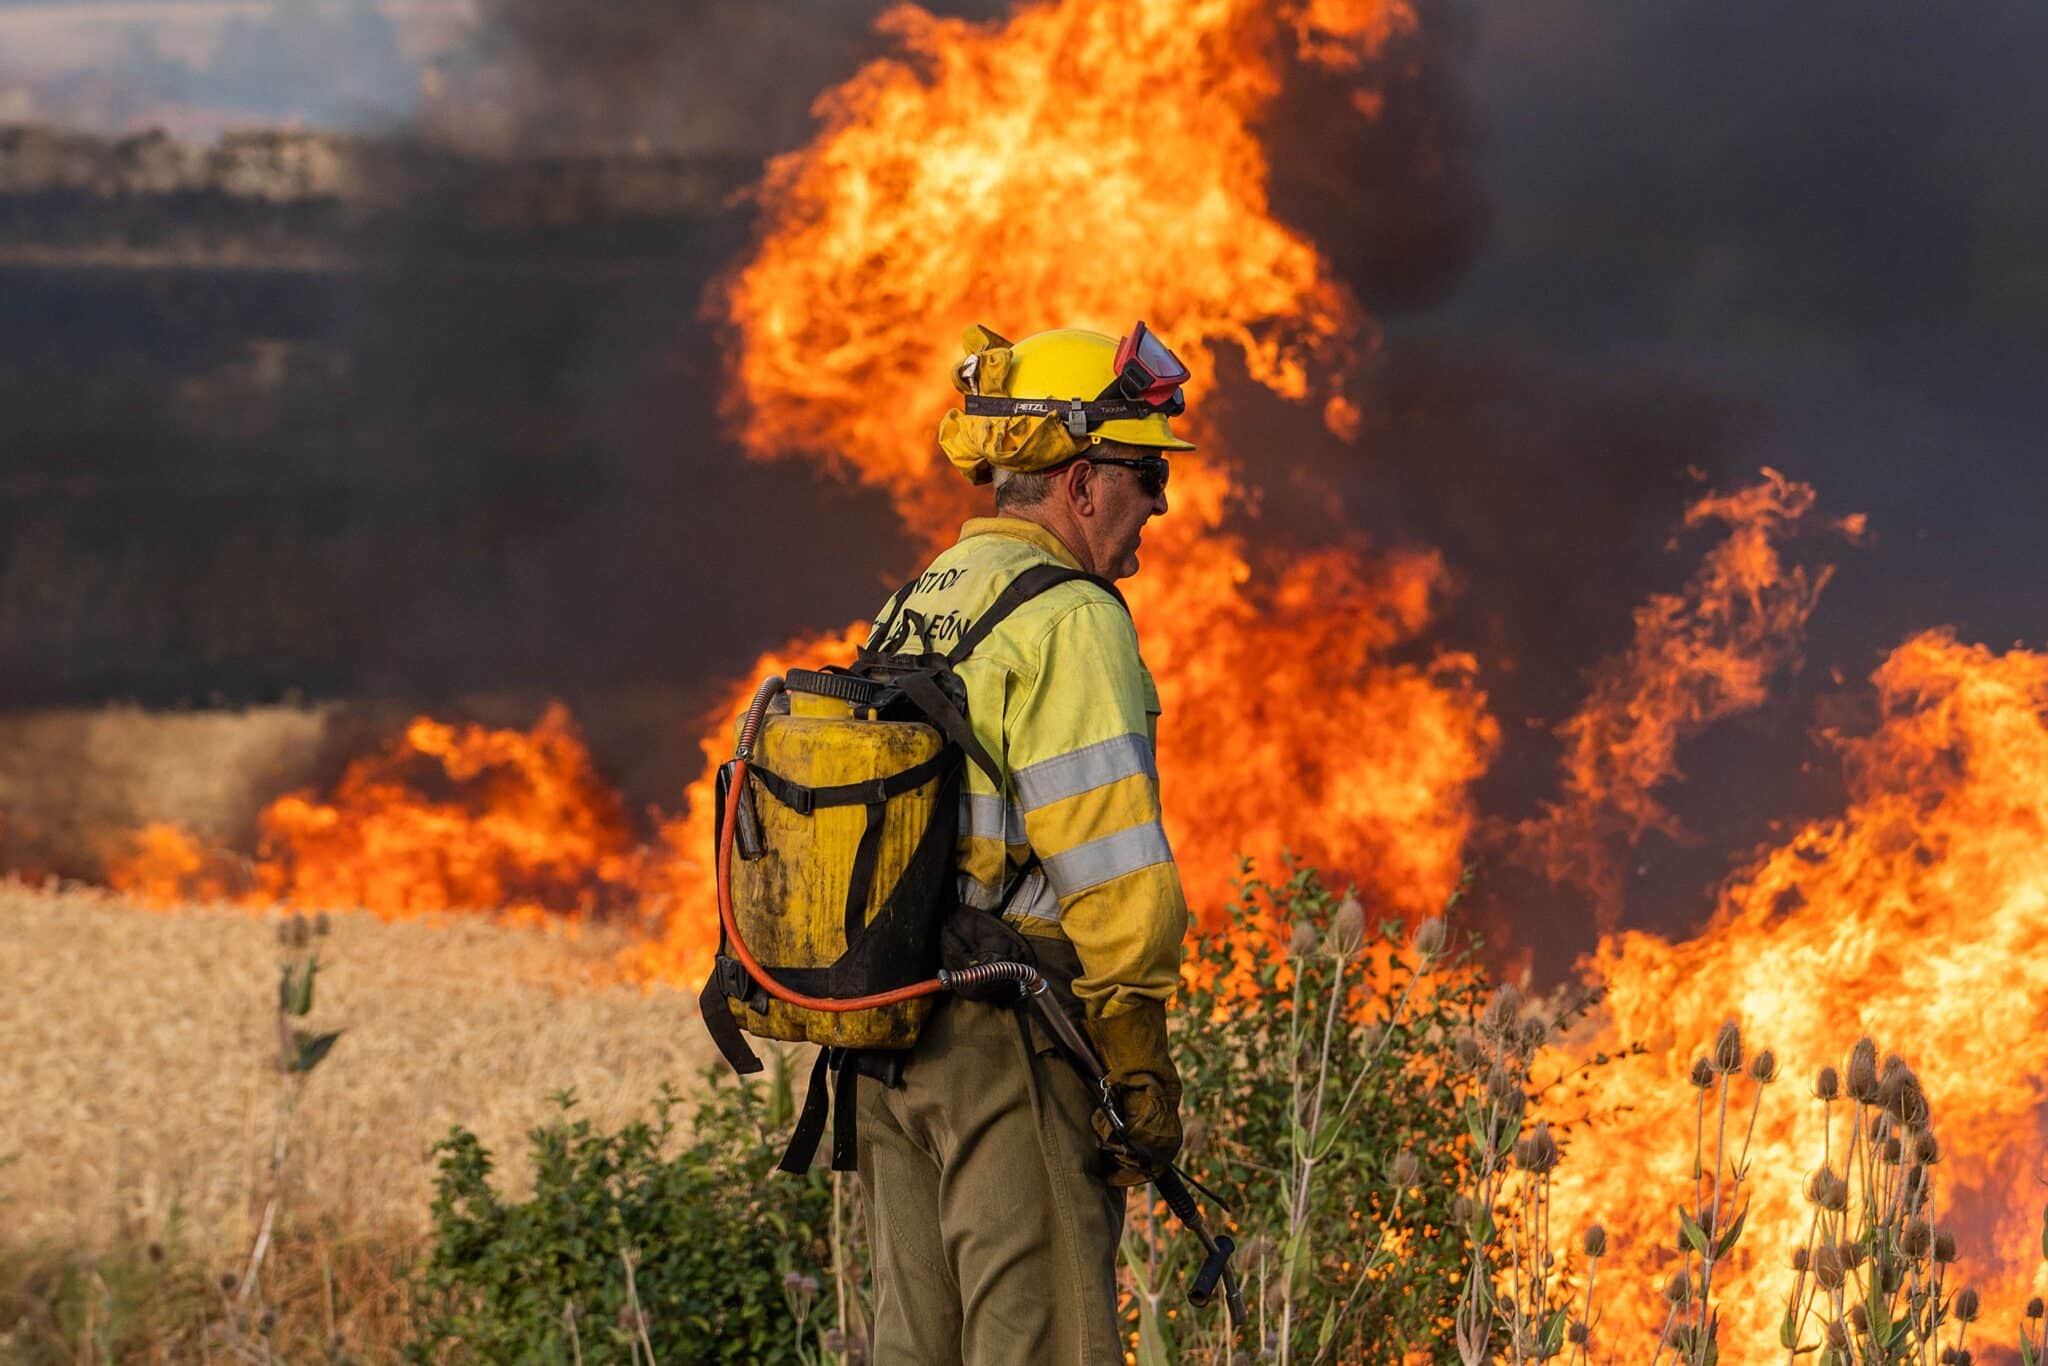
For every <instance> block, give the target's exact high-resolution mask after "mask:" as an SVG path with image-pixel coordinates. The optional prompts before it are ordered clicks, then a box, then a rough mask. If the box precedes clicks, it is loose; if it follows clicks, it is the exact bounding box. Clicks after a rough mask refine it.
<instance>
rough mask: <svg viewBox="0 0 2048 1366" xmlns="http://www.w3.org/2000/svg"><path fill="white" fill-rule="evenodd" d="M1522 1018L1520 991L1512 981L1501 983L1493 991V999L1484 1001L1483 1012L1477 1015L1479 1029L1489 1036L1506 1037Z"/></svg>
mask: <svg viewBox="0 0 2048 1366" xmlns="http://www.w3.org/2000/svg"><path fill="white" fill-rule="evenodd" d="M1521 1018H1522V993H1521V992H1519V991H1517V990H1516V989H1515V986H1514V983H1512V982H1505V983H1502V985H1501V988H1500V990H1498V991H1496V992H1494V993H1493V999H1492V1000H1491V1001H1488V1002H1487V1003H1486V1010H1485V1013H1483V1014H1482V1015H1480V1017H1479V1028H1480V1031H1481V1032H1482V1033H1484V1034H1486V1035H1488V1036H1489V1037H1491V1038H1495V1039H1501V1038H1505V1037H1507V1034H1508V1031H1510V1030H1511V1029H1513V1028H1514V1027H1515V1025H1516V1023H1517V1022H1518V1021H1519V1020H1520V1019H1521Z"/></svg>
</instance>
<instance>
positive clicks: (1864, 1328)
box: [1849, 1301, 1870, 1333]
mask: <svg viewBox="0 0 2048 1366" xmlns="http://www.w3.org/2000/svg"><path fill="white" fill-rule="evenodd" d="M1849 1326H1850V1327H1851V1328H1854V1329H1855V1330H1856V1331H1857V1332H1859V1333H1868V1332H1869V1331H1870V1311H1869V1310H1868V1309H1865V1308H1864V1307H1863V1304H1862V1302H1861V1301H1858V1302H1857V1303H1855V1304H1852V1305H1850V1306H1849Z"/></svg>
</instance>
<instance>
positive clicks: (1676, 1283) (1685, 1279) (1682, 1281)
mask: <svg viewBox="0 0 2048 1366" xmlns="http://www.w3.org/2000/svg"><path fill="white" fill-rule="evenodd" d="M1691 1300H1692V1277H1690V1276H1688V1275H1686V1274H1685V1273H1684V1272H1683V1271H1674V1272H1672V1273H1671V1279H1670V1280H1668V1281H1666V1282H1664V1302H1665V1303H1666V1304H1668V1305H1670V1306H1671V1307H1672V1308H1674V1309H1683V1308H1684V1307H1685V1306H1686V1305H1687V1304H1688V1303H1690V1302H1691Z"/></svg>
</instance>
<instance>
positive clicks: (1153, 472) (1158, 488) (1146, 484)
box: [1081, 455, 1173, 498]
mask: <svg viewBox="0 0 2048 1366" xmlns="http://www.w3.org/2000/svg"><path fill="white" fill-rule="evenodd" d="M1081 458H1082V459H1083V460H1086V461H1088V462H1089V463H1090V464H1094V465H1121V466H1123V467H1124V468H1125V469H1127V470H1133V471H1135V472H1136V473H1137V476H1138V487H1139V489H1141V490H1143V492H1144V494H1145V496H1146V497H1147V498H1157V497H1158V496H1159V495H1160V494H1162V493H1164V492H1166V480H1167V476H1168V475H1170V474H1171V473H1172V472H1173V471H1172V469H1171V467H1170V466H1168V465H1167V463H1166V457H1165V456H1163V455H1147V456H1141V457H1139V458H1138V459H1136V460H1124V459H1120V458H1118V457H1115V456H1108V455H1084V456H1082V457H1081Z"/></svg>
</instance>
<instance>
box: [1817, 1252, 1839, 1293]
mask: <svg viewBox="0 0 2048 1366" xmlns="http://www.w3.org/2000/svg"><path fill="white" fill-rule="evenodd" d="M1813 1278H1814V1280H1816V1281H1818V1282H1820V1287H1821V1289H1823V1290H1840V1289H1841V1288H1842V1252H1841V1249H1840V1248H1838V1247H1836V1246H1835V1245H1834V1244H1833V1243H1822V1244H1821V1245H1820V1246H1819V1247H1817V1248H1815V1249H1814V1250H1813Z"/></svg>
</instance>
